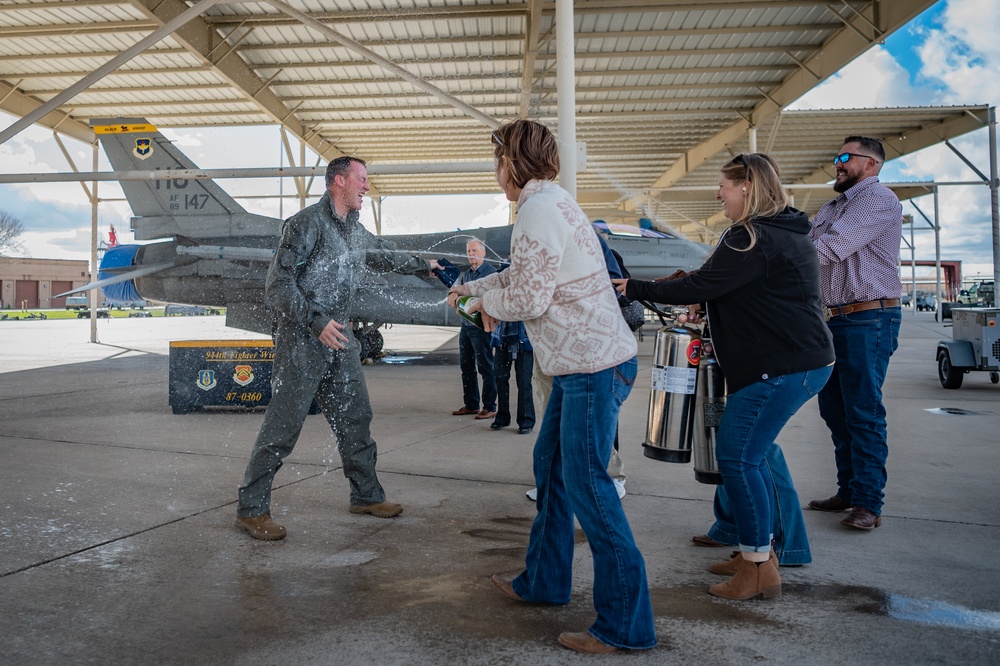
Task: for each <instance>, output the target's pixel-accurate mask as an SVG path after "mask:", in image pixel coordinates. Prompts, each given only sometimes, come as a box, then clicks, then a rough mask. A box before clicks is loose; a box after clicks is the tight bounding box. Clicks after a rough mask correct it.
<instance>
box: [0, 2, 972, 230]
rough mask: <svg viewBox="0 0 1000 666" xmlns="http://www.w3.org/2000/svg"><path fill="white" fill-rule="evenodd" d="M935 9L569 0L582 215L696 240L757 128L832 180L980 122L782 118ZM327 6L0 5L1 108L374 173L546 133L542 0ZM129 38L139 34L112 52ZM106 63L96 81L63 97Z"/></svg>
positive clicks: (809, 177) (485, 151) (384, 187)
mask: <svg viewBox="0 0 1000 666" xmlns="http://www.w3.org/2000/svg"><path fill="white" fill-rule="evenodd" d="M933 1H934V0H892V2H888V1H879V0H839V1H831V0H700V1H691V0H576V2H575V3H574V30H575V45H576V46H575V69H576V93H575V94H576V114H577V115H576V123H577V129H576V131H577V140H578V141H582V142H585V143H586V153H587V169H586V171H585V172H583V173H580V174H579V176H578V179H577V192H578V199H579V200H580V202H581V205H583V206H584V207H585V208H586V209H587V210H588V212H589V213H590V214H591V215H592V216H594V217H605V218H610V217H613V216H615V215H619V214H620V215H621V216H622V217H623V218H626V219H627V218H629V217H630V216H633V217H634V216H635V215H638V214H640V213H641V214H642V215H645V216H647V217H651V218H653V219H654V220H655V221H656V222H657V224H658V225H660V226H664V227H672V228H674V229H679V230H681V231H682V233H684V234H685V235H688V236H690V237H694V238H700V239H702V240H704V239H705V238H704V236H705V235H706V234H708V235H709V236H710V235H711V234H709V232H708V229H706V225H707V227H713V226H714V227H718V226H719V225H720V224H721V220H720V219H717V218H718V215H716V213H717V211H718V205H717V204H716V203H715V202H714V201H712V196H713V195H714V192H706V191H703V190H692V189H691V188H692V187H696V186H706V185H714V184H715V183H716V174H717V171H718V167H719V166H720V165H721V163H723V162H724V161H726V159H728V156H730V155H735V154H738V153H739V152H742V151H745V150H747V148H748V145H749V143H748V142H749V139H748V131H749V130H750V129H751V128H755V129H756V132H757V137H758V139H757V141H758V150H767V151H769V152H772V153H773V154H775V156H776V157H777V159H778V161H779V163H780V164H781V165H782V168H783V171H784V178H785V181H786V182H789V183H794V182H824V181H826V180H828V179H829V177H830V172H829V170H827V171H825V172H824V171H823V168H822V167H823V166H824V165H825V164H826V163H827V162H828V161H829V157H830V156H831V155H832V153H833V152H835V151H836V149H837V148H839V147H840V145H841V141H842V139H843V137H844V136H845V135H847V134H856V133H860V134H867V135H872V136H879V137H882V138H884V139H886V140H887V142H888V149H889V150H890V152H891V153H892V154H894V155H895V154H904V153H907V152H912V151H913V150H916V149H919V148H922V147H924V146H926V145H931V144H933V143H937V142H939V141H941V140H943V139H947V138H950V137H953V136H956V135H958V134H962V133H965V132H968V131H970V130H972V129H976V128H978V127H981V126H983V124H985V122H986V111H985V107H962V108H935V109H887V110H878V111H873V110H870V109H868V110H864V111H833V112H831V111H808V112H802V111H799V112H782V111H781V109H782V108H784V107H786V106H787V105H788V104H790V103H791V102H793V101H794V100H796V99H797V98H799V97H800V96H802V95H803V94H804V93H806V92H808V91H809V90H810V89H811V88H813V87H814V86H815V85H816V84H817V83H819V82H820V81H822V80H824V79H826V78H827V77H828V76H830V75H831V74H833V73H835V72H837V71H838V70H839V69H840V68H842V67H843V66H844V65H845V64H847V63H848V62H850V61H851V60H853V59H854V58H855V57H857V56H858V55H860V54H861V53H862V52H864V51H865V50H867V49H868V48H869V47H871V46H872V45H873V44H875V43H877V42H880V41H882V40H884V39H885V37H886V36H887V35H889V34H890V33H892V32H894V31H895V30H897V29H899V28H900V27H902V26H903V25H905V24H906V23H907V22H908V21H910V20H911V19H912V18H913V17H915V16H916V15H917V14H919V13H920V12H922V11H923V10H924V9H926V8H928V7H929V6H930V5H932V4H933ZM331 6H333V3H330V2H323V1H322V0H287V2H279V1H277V0H270V1H259V2H248V1H238V0H187V1H182V0H0V108H2V109H4V110H6V111H8V112H10V113H13V114H14V115H16V116H21V117H24V116H27V115H28V114H30V113H32V112H33V111H35V110H36V109H38V108H39V107H43V106H44V105H45V104H46V103H47V102H48V103H50V104H51V103H52V102H53V101H55V100H58V104H57V105H56V106H55V107H54V108H53V109H51V110H50V112H48V113H47V114H46V115H44V116H43V117H41V118H39V119H38V120H37V122H39V123H40V124H42V125H44V126H47V127H52V128H56V129H57V130H58V131H60V132H62V133H65V134H68V135H71V136H74V137H76V138H78V139H81V140H84V141H92V140H93V138H94V137H93V134H92V132H91V130H90V129H89V127H88V126H87V121H88V119H90V118H96V117H109V116H111V117H114V116H130V117H136V116H142V117H146V118H148V119H149V120H151V121H152V122H154V123H155V124H156V125H158V126H160V127H182V126H232V125H248V124H274V123H280V124H281V125H283V126H284V127H285V128H286V129H287V130H288V131H289V132H290V133H291V134H293V135H294V136H297V137H299V138H300V139H302V140H303V141H304V142H306V143H307V144H308V145H309V146H310V147H311V148H312V149H313V150H315V151H316V152H317V153H319V154H320V155H322V157H323V159H331V158H333V157H335V156H337V155H339V154H350V155H356V156H358V157H361V158H363V159H365V160H367V161H369V162H370V163H372V164H380V165H387V164H401V163H406V164H412V163H437V162H440V163H444V162H462V161H469V162H479V163H482V162H484V161H487V162H488V161H489V160H490V158H491V157H492V150H491V147H490V143H489V139H488V135H487V132H488V130H489V125H490V121H491V120H504V119H510V118H515V117H529V118H535V119H538V120H541V121H543V122H545V123H547V124H549V125H550V126H552V127H556V125H557V122H556V112H557V97H558V91H557V87H556V56H557V54H556V35H555V26H556V22H555V3H554V2H544V1H541V0H344V1H342V2H338V3H336V9H331ZM191 7H197V9H196V10H195V11H193V12H190V14H191V16H190V18H189V20H186V21H184V20H183V19H184V18H186V17H185V15H184V13H185V12H187V11H188V10H189V8H191ZM174 24H179V25H177V26H176V27H174ZM164 26H166V30H164V32H165V33H166V34H165V36H163V37H162V38H160V39H157V38H156V36H157V31H158V30H163V29H164ZM144 39H148V40H150V41H151V42H152V43H151V44H150V45H149V46H148V47H146V48H145V49H144V50H141V52H140V53H138V55H135V56H134V57H133V58H131V59H126V58H124V56H123V54H127V53H129V51H130V50H136V51H138V50H140V49H141V47H142V41H143V40H144ZM115 58H118V59H120V60H122V62H121V63H120V64H118V65H117V66H116V67H112V65H114V64H115V63H114V62H113V61H114V59H115ZM109 63H110V64H109ZM102 68H108V69H110V70H111V71H109V72H108V73H106V74H105V75H103V76H99V77H96V78H95V81H94V82H93V83H92V84H91V85H89V87H86V88H85V89H83V90H82V91H80V92H78V93H77V94H75V95H73V96H67V93H66V92H65V91H66V90H67V89H70V88H71V87H73V86H74V85H78V84H79V82H80V81H81V80H82V79H84V78H85V77H87V76H89V75H91V73H92V72H95V70H96V71H98V72H100V71H101V69H102ZM437 91H440V92H441V94H438V93H437ZM60 95H62V96H63V97H65V99H59V97H60ZM470 109H471V110H470ZM373 184H374V186H375V188H376V191H377V193H378V194H380V195H382V196H392V195H400V194H425V193H467V192H494V191H496V184H495V181H494V177H493V174H492V172H490V173H483V172H481V171H480V172H471V173H464V174H451V175H448V176H441V175H428V174H425V175H419V174H413V175H385V176H378V177H376V178H373ZM821 199H822V198H821ZM633 213H635V215H633Z"/></svg>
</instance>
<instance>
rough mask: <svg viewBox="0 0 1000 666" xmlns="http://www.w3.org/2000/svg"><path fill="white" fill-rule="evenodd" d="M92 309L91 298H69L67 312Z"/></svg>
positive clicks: (67, 298)
mask: <svg viewBox="0 0 1000 666" xmlns="http://www.w3.org/2000/svg"><path fill="white" fill-rule="evenodd" d="M89 307H90V296H67V297H66V309H67V310H86V309H87V308H89Z"/></svg>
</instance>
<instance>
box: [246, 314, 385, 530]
mask: <svg viewBox="0 0 1000 666" xmlns="http://www.w3.org/2000/svg"><path fill="white" fill-rule="evenodd" d="M347 334H348V336H349V338H350V344H349V346H348V347H347V349H345V350H343V351H340V352H332V351H330V350H328V349H326V348H325V347H323V346H322V345H321V344H320V343H319V341H318V340H316V338H314V337H313V336H312V335H311V334H309V333H307V332H304V331H303V330H301V329H297V328H296V327H295V326H294V325H293V324H286V325H284V326H280V327H279V329H278V331H277V333H276V334H275V341H274V350H275V354H274V367H273V368H272V371H271V402H270V403H269V404H268V405H267V411H266V412H264V423H263V424H261V427H260V432H259V433H258V434H257V440H256V441H255V442H254V447H253V452H252V453H251V454H250V461H249V462H248V463H247V469H246V473H245V474H244V477H243V485H242V486H240V488H239V493H238V496H239V504H238V506H237V508H236V511H237V513H238V514H239V515H241V516H243V517H245V518H249V517H253V516H259V515H261V514H264V513H270V512H271V485H272V483H273V481H274V475H275V473H276V472H277V471H278V469H279V468H281V465H282V461H283V460H284V459H285V458H286V457H287V456H288V455H289V454H290V453H291V452H292V449H294V448H295V443H296V441H298V438H299V433H300V432H301V431H302V426H303V425H304V424H305V420H306V414H307V413H308V412H309V406H310V404H312V401H313V398H315V399H316V402H317V403H319V406H320V408H322V410H323V415H324V416H325V417H326V420H327V422H328V423H329V424H330V429H331V430H333V433H334V435H336V437H337V451H338V452H339V453H340V461H341V463H342V464H343V470H344V476H345V477H346V478H347V479H348V481H350V486H351V505H352V506H359V505H365V504H377V503H379V502H384V501H385V491H384V490H383V489H382V485H381V484H380V483H379V481H378V477H377V476H376V474H375V462H376V457H377V447H376V445H375V440H373V439H372V437H371V432H370V429H369V427H370V426H371V422H372V408H371V403H370V402H369V399H368V387H367V386H366V384H365V377H364V374H362V370H361V357H360V355H359V350H358V343H357V341H356V340H355V339H354V336H353V334H351V333H350V332H349V331H348V332H347Z"/></svg>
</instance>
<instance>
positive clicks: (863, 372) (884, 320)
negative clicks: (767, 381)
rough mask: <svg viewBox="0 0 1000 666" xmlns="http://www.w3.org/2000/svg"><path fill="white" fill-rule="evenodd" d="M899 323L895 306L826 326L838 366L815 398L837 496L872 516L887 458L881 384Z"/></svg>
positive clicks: (849, 316) (879, 503)
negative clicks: (832, 463)
mask: <svg viewBox="0 0 1000 666" xmlns="http://www.w3.org/2000/svg"><path fill="white" fill-rule="evenodd" d="M902 319H903V318H902V315H901V314H900V310H899V308H886V309H884V310H865V311H864V312H857V313H851V314H846V315H840V316H839V317H833V318H832V319H830V321H828V322H827V326H829V327H830V333H832V334H833V347H834V350H835V351H836V353H837V363H836V366H835V369H834V371H833V376H832V377H831V378H830V381H829V383H827V385H826V388H824V389H823V390H822V391H821V392H820V394H819V413H820V416H822V417H823V420H824V421H826V426H827V427H828V428H829V429H830V435H831V437H832V438H833V454H834V458H835V459H836V461H837V494H838V495H840V496H841V497H842V498H843V499H845V500H847V501H848V502H850V504H851V506H860V507H864V508H866V509H868V510H869V511H871V512H872V513H874V514H875V515H880V514H881V513H882V499H883V498H884V497H885V495H884V494H883V493H882V490H883V489H884V488H885V482H886V471H885V461H886V459H887V458H888V456H889V446H888V444H887V443H886V427H885V407H884V406H883V405H882V384H883V383H885V375H886V371H887V370H888V368H889V357H890V356H892V353H893V352H894V351H896V347H898V346H899V326H900V324H901V323H902Z"/></svg>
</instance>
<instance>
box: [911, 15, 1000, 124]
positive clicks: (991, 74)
mask: <svg viewBox="0 0 1000 666" xmlns="http://www.w3.org/2000/svg"><path fill="white" fill-rule="evenodd" d="M989 4H990V3H988V2H987V3H984V2H982V0H951V1H950V2H948V4H947V5H946V6H945V10H944V12H943V14H942V26H941V27H940V28H935V29H931V30H927V31H926V32H925V34H924V35H923V38H924V41H923V43H922V44H921V45H920V46H919V47H918V49H917V52H918V54H919V56H920V59H921V60H922V62H923V68H922V75H923V76H925V77H927V78H929V79H936V80H938V81H940V82H941V83H942V84H943V85H944V87H945V88H946V89H947V91H948V97H952V98H954V99H957V100H960V102H958V103H977V102H978V103H983V102H986V103H990V104H995V103H996V102H997V101H998V100H1000V79H998V77H997V76H996V71H997V67H998V65H1000V42H998V40H997V37H996V36H997V34H998V33H1000V12H998V11H997V7H996V6H993V7H984V5H989Z"/></svg>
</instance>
